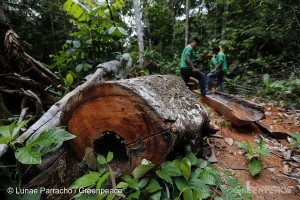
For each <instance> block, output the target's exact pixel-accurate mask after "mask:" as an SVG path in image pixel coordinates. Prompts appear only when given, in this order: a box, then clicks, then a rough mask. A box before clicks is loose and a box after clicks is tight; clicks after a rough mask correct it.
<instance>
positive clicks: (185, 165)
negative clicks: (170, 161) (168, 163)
mask: <svg viewBox="0 0 300 200" xmlns="http://www.w3.org/2000/svg"><path fill="white" fill-rule="evenodd" d="M180 169H181V172H182V175H183V177H184V178H185V179H186V180H189V178H190V176H191V162H190V161H189V159H187V158H183V159H182V162H181V166H180Z"/></svg>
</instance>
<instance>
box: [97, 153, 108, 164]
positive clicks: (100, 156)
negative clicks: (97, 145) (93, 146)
mask: <svg viewBox="0 0 300 200" xmlns="http://www.w3.org/2000/svg"><path fill="white" fill-rule="evenodd" d="M97 161H98V163H99V164H101V165H104V164H106V163H107V161H106V158H105V157H104V156H102V155H100V154H99V155H98V156H97Z"/></svg>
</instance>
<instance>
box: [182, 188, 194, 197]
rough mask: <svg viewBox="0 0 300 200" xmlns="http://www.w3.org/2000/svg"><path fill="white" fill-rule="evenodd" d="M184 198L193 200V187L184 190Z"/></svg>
mask: <svg viewBox="0 0 300 200" xmlns="http://www.w3.org/2000/svg"><path fill="white" fill-rule="evenodd" d="M183 200H193V192H192V190H191V188H186V189H185V190H183Z"/></svg>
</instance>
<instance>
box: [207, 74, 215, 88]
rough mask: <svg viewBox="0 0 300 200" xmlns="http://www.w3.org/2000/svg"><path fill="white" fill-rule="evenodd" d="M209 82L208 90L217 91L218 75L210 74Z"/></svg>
mask: <svg viewBox="0 0 300 200" xmlns="http://www.w3.org/2000/svg"><path fill="white" fill-rule="evenodd" d="M207 81H208V89H209V91H212V92H214V91H216V85H217V83H216V75H215V74H214V73H209V74H208V75H207Z"/></svg>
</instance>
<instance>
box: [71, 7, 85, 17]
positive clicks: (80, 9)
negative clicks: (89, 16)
mask: <svg viewBox="0 0 300 200" xmlns="http://www.w3.org/2000/svg"><path fill="white" fill-rule="evenodd" d="M83 13H84V10H83V9H82V8H80V7H79V8H78V9H77V11H76V12H75V13H74V14H73V16H74V17H75V18H76V19H79V18H80V17H81V15H82V14H83Z"/></svg>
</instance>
